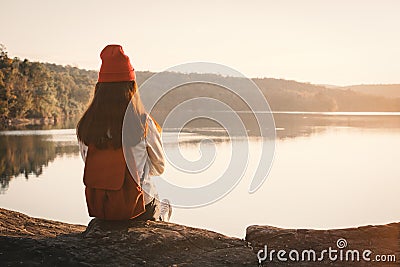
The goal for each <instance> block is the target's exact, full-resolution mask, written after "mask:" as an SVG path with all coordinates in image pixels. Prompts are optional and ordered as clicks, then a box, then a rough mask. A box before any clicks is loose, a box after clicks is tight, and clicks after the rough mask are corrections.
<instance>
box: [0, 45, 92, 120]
mask: <svg viewBox="0 0 400 267" xmlns="http://www.w3.org/2000/svg"><path fill="white" fill-rule="evenodd" d="M96 78H97V72H95V71H87V70H82V69H78V68H74V67H71V66H66V67H63V66H59V65H55V64H48V63H39V62H30V61H29V60H27V59H25V60H20V59H18V58H13V59H11V58H9V57H8V55H7V52H6V51H5V49H4V47H0V117H1V118H3V119H4V118H6V119H13V118H16V119H23V118H49V117H54V118H58V117H65V116H73V115H77V114H81V113H82V111H83V110H84V109H85V108H86V106H87V104H88V101H89V99H90V98H91V94H92V92H93V87H94V84H95V81H96Z"/></svg>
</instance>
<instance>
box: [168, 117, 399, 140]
mask: <svg viewBox="0 0 400 267" xmlns="http://www.w3.org/2000/svg"><path fill="white" fill-rule="evenodd" d="M383 114H384V115H378V114H369V113H365V114H356V113H340V114H335V113H329V114H327V113H313V112H308V113H307V112H306V113H274V114H273V115H274V120H275V128H276V137H277V138H278V139H286V138H296V137H300V136H301V137H304V136H311V135H313V134H316V133H321V132H324V131H326V130H327V129H329V128H331V127H353V128H364V129H385V130H389V131H390V130H391V129H392V130H393V129H398V128H400V113H392V114H385V113H383ZM239 116H240V117H241V119H242V121H243V122H244V124H245V126H246V129H247V134H248V135H249V136H259V132H260V130H259V126H258V124H257V121H256V120H255V117H254V115H252V114H251V113H239ZM166 130H167V131H176V130H177V129H166ZM184 131H186V132H190V133H196V134H203V135H207V136H213V137H216V138H215V141H216V142H220V141H224V140H227V139H228V135H227V133H226V131H225V130H224V129H223V128H222V126H220V125H219V124H217V123H215V122H213V121H211V120H209V119H204V118H202V119H196V120H193V121H191V122H189V123H188V124H187V125H186V126H185V128H184Z"/></svg>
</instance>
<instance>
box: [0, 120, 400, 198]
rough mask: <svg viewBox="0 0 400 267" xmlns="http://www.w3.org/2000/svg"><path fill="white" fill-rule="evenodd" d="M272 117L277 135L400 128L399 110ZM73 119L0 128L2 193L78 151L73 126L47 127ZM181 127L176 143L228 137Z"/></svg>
mask: <svg viewBox="0 0 400 267" xmlns="http://www.w3.org/2000/svg"><path fill="white" fill-rule="evenodd" d="M239 116H240V117H241V118H242V120H243V121H244V123H245V125H246V129H247V131H248V135H249V136H251V137H252V138H255V137H257V136H258V135H257V134H258V133H259V130H258V129H257V128H258V125H257V123H256V121H255V117H254V116H253V115H252V114H249V113H245V112H243V113H240V114H239ZM161 119H162V118H161ZM274 119H275V125H276V130H277V132H276V133H277V135H276V136H277V138H278V139H292V138H296V137H307V136H312V135H315V134H317V133H322V132H324V131H326V130H327V129H331V128H335V127H354V128H361V129H362V128H365V129H367V128H368V129H385V131H391V130H398V129H399V128H400V114H385V115H377V114H363V115H360V114H354V113H343V114H338V115H335V114H323V113H274ZM161 122H162V121H161ZM75 123H76V120H75V119H72V120H68V121H65V122H62V123H59V124H55V125H44V126H39V125H30V126H29V125H25V126H20V127H14V128H18V129H20V130H17V131H2V132H0V193H5V191H6V190H7V188H8V187H9V184H10V181H11V180H12V179H13V178H14V177H17V176H19V175H21V176H23V177H25V179H27V180H28V179H29V178H30V177H32V176H35V177H39V176H40V175H42V173H43V168H44V167H46V166H48V164H49V163H50V162H52V161H54V160H55V159H56V158H57V157H59V156H63V155H78V153H79V151H78V146H77V142H76V137H75V130H74V129H67V130H65V129H64V130H50V129H58V128H63V127H69V128H74V127H75ZM37 129H41V130H37ZM176 130H177V129H164V131H165V133H166V134H164V136H163V142H164V145H165V146H175V145H176V144H175V143H171V142H170V141H169V137H168V132H171V131H172V132H174V131H176ZM184 131H185V132H184V133H181V137H182V138H179V141H180V145H185V144H188V145H190V144H197V143H198V142H199V141H200V140H201V138H199V136H198V135H199V134H201V135H203V136H206V137H207V138H209V139H212V141H213V142H215V143H217V144H218V143H222V142H226V141H228V140H229V138H230V137H229V136H228V135H227V133H226V131H225V130H224V129H223V128H222V127H221V126H220V125H219V124H217V123H215V122H213V121H210V120H208V119H196V120H193V121H191V122H189V123H188V124H187V125H186V126H185V128H184ZM233 138H235V137H233ZM236 138H243V137H240V136H239V137H236Z"/></svg>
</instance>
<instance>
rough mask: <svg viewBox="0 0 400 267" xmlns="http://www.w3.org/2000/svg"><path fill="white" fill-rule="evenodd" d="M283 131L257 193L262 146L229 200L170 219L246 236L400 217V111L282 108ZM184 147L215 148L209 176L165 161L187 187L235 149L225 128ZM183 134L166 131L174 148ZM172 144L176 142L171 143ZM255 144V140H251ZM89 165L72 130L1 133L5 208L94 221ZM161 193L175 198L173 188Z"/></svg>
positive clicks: (194, 150) (197, 133) (192, 152)
mask: <svg viewBox="0 0 400 267" xmlns="http://www.w3.org/2000/svg"><path fill="white" fill-rule="evenodd" d="M274 118H275V123H276V129H277V132H276V133H277V136H276V140H275V141H276V143H275V145H276V149H275V157H274V161H273V164H272V168H271V170H270V173H269V176H268V178H267V179H266V181H265V182H264V183H263V184H262V186H261V187H260V188H259V189H258V190H257V191H256V192H255V193H253V194H249V193H248V188H249V184H250V181H251V178H252V176H253V175H254V169H255V168H256V165H257V160H256V159H254V158H253V157H255V156H256V155H257V153H259V149H260V144H261V142H263V140H262V139H260V138H259V137H257V136H252V135H250V137H249V139H248V140H247V139H246V138H244V137H242V138H241V137H238V138H237V144H238V147H239V148H240V146H241V145H243V146H244V145H246V144H249V157H250V160H249V164H248V166H247V169H246V171H245V173H244V176H243V178H242V179H241V181H240V182H239V184H238V185H237V186H236V187H235V188H234V189H233V190H232V191H231V192H230V193H229V194H227V195H226V196H225V197H223V198H222V199H220V200H218V201H216V202H214V203H212V204H209V205H205V206H202V207H198V208H174V210H173V213H172V217H171V221H172V222H176V223H180V224H184V225H189V226H195V227H201V228H206V229H210V230H214V231H218V232H221V233H223V234H226V235H230V236H237V237H244V234H245V228H246V226H248V225H251V224H266V225H272V226H277V227H287V228H317V229H327V228H342V227H351V226H360V225H366V224H384V223H389V222H397V221H400V205H399V198H400V197H399V189H400V164H399V162H400V113H318V112H292V113H285V112H281V113H275V114H274ZM186 130H187V131H186V132H185V133H181V134H180V136H179V151H180V153H181V154H182V155H183V156H184V157H186V158H187V159H189V160H196V159H198V158H199V157H200V156H201V153H200V152H199V141H200V140H202V139H203V138H204V137H207V138H209V139H210V140H214V143H210V142H206V143H204V142H203V143H202V149H203V151H207V149H209V148H213V149H214V148H215V151H216V156H215V159H214V161H213V162H212V166H210V167H209V168H208V169H206V170H205V171H204V173H194V174H188V173H182V172H179V171H178V170H176V169H175V168H174V166H173V164H171V163H170V162H167V165H166V171H165V173H164V174H163V176H162V177H161V178H156V179H155V180H156V183H159V179H166V180H168V181H171V182H173V183H175V184H178V185H181V186H186V187H190V186H194V187H195V186H201V185H204V184H208V183H211V182H212V181H213V180H215V179H216V177H218V176H219V175H220V173H221V171H223V170H224V168H225V167H226V166H227V164H228V163H229V157H230V156H231V154H232V151H231V150H232V146H231V145H230V144H231V142H230V140H229V138H228V137H227V136H226V135H224V134H221V132H220V131H219V130H218V129H215V128H207V127H205V126H204V127H200V128H199V127H197V128H196V127H192V128H190V127H189V128H187V129H186ZM176 135H177V133H176V132H174V131H171V130H168V129H166V131H165V132H164V133H163V140H164V141H165V143H164V148H165V149H166V150H169V149H170V150H173V151H175V150H176V148H177V147H178V144H177V143H176V142H175V141H173V140H175V139H174V137H175V136H176ZM171 140H172V141H171ZM247 141H249V142H248V143H247ZM83 168H84V163H83V161H82V159H81V157H80V154H79V151H78V146H77V141H76V136H75V130H74V129H47V130H38V129H33V130H32V129H31V130H12V131H11V130H10V131H2V132H0V175H1V176H0V184H1V188H0V206H1V207H3V208H7V209H11V210H16V211H20V212H23V213H26V214H28V215H31V216H35V217H42V218H47V219H52V220H59V221H63V222H68V223H77V224H87V223H88V222H89V220H90V218H89V217H88V215H87V210H86V203H85V197H84V185H83V182H82V174H83ZM159 193H160V195H161V197H165V198H172V197H173V196H168V194H166V193H165V192H159Z"/></svg>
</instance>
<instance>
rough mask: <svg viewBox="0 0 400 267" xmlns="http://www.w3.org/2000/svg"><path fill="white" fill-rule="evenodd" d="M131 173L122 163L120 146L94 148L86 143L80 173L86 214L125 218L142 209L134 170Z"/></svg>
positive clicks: (129, 217)
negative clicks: (81, 171) (84, 160)
mask: <svg viewBox="0 0 400 267" xmlns="http://www.w3.org/2000/svg"><path fill="white" fill-rule="evenodd" d="M133 160H134V159H133ZM135 166H136V165H135ZM133 175H134V177H132V175H131V173H130V171H129V170H128V168H127V166H126V162H125V157H124V153H123V150H122V147H121V148H118V149H113V148H109V149H97V148H96V147H95V146H94V145H89V147H88V152H87V157H86V163H85V171H84V175H83V182H84V184H85V186H86V189H85V196H86V203H87V207H88V211H89V216H91V217H96V218H100V219H105V220H126V219H131V218H135V217H137V216H139V215H140V214H142V213H143V212H145V203H144V195H143V191H142V188H141V187H140V185H139V184H138V183H137V182H139V176H138V173H137V170H136V171H135V172H134V173H133ZM134 178H135V179H134ZM136 181H137V182H136Z"/></svg>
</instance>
